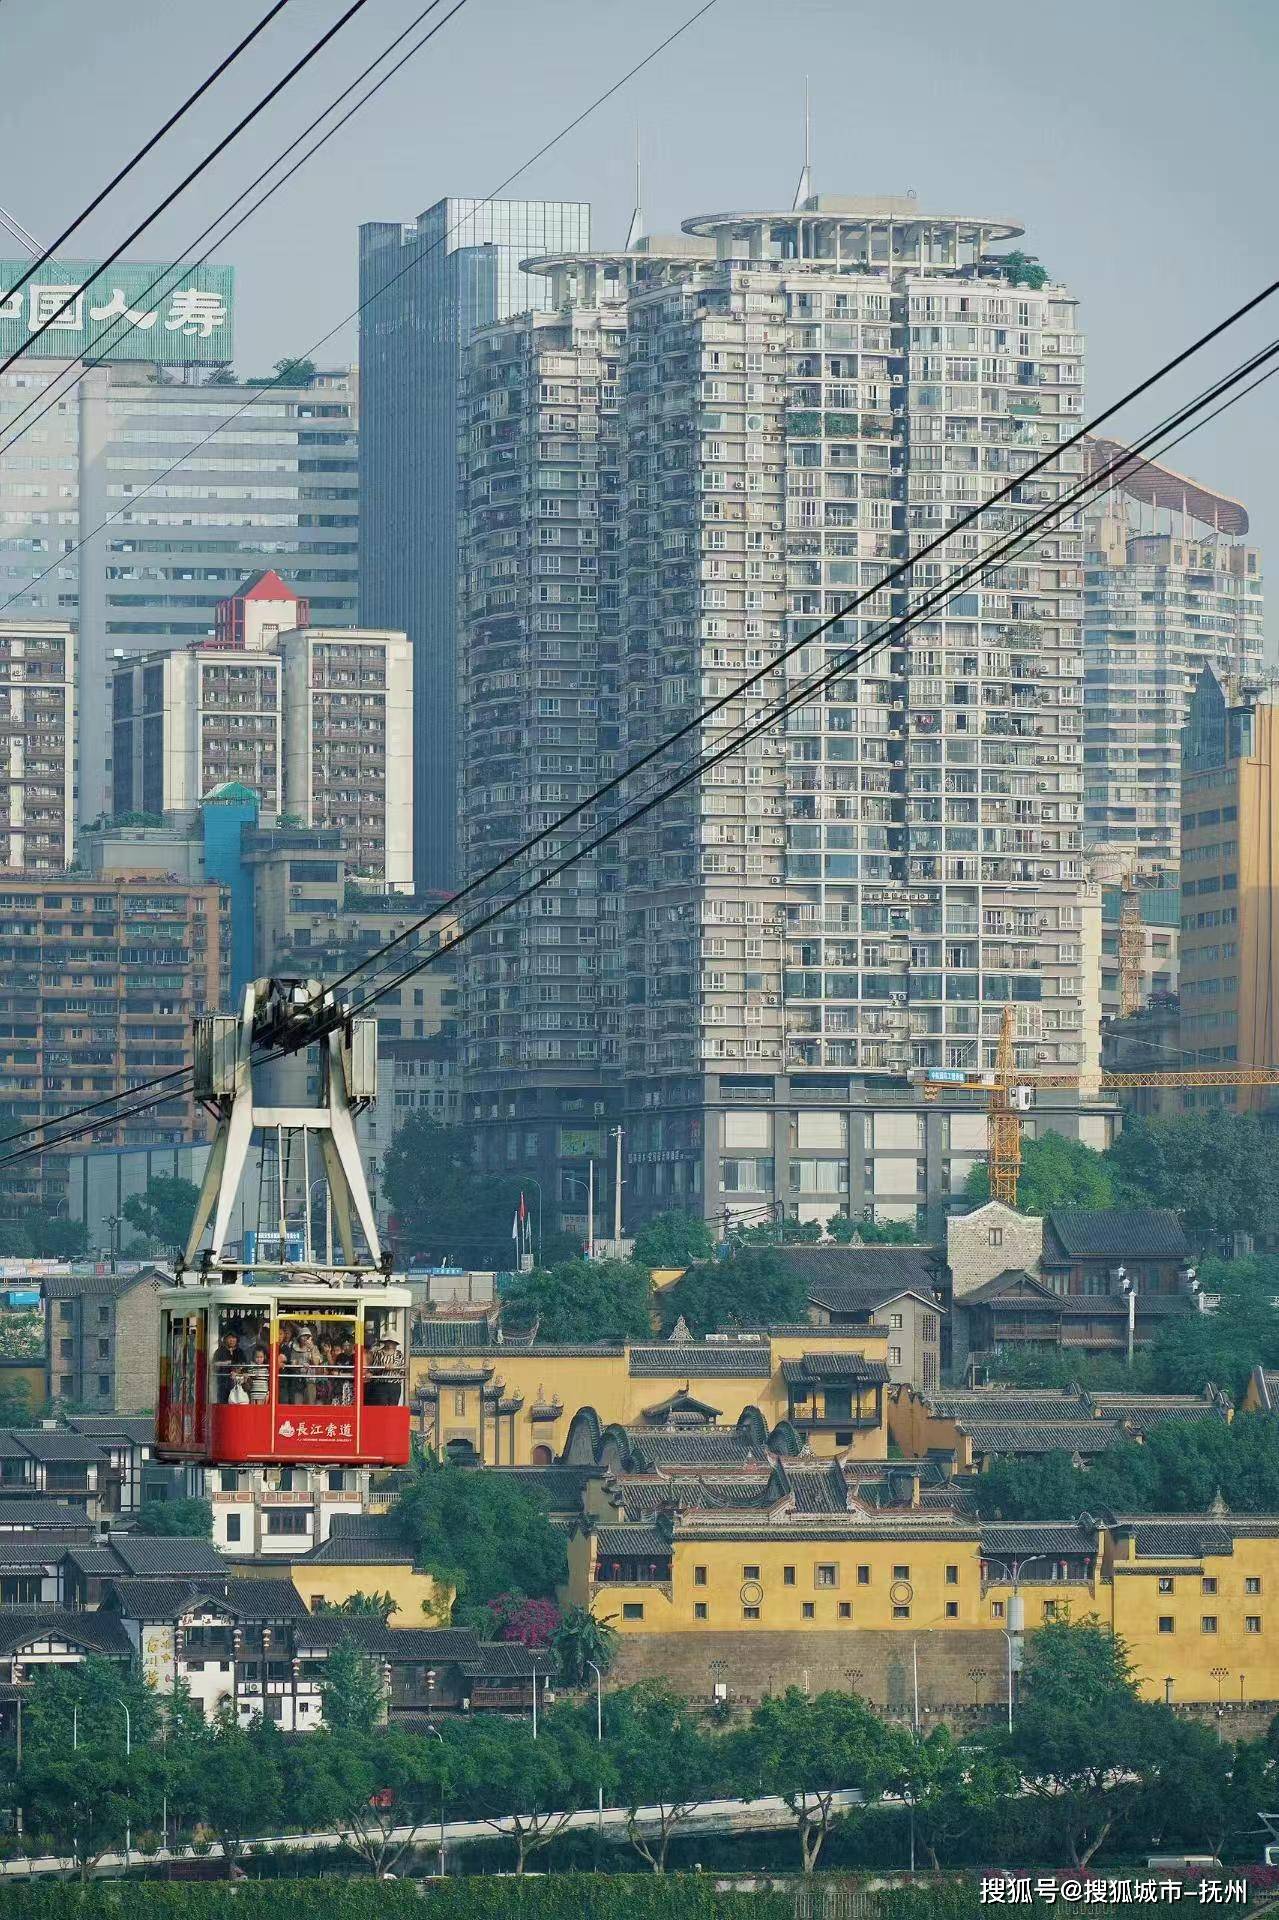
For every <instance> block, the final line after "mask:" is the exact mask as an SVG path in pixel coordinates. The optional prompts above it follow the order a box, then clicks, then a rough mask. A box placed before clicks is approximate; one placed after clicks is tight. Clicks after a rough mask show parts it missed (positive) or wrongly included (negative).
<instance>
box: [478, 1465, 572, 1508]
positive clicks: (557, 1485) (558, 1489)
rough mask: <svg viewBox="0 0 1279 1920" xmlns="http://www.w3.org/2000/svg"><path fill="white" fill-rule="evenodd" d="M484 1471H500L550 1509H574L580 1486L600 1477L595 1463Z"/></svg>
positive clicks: (488, 1474) (506, 1478)
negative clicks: (592, 1464)
mask: <svg viewBox="0 0 1279 1920" xmlns="http://www.w3.org/2000/svg"><path fill="white" fill-rule="evenodd" d="M484 1471H485V1473H486V1475H487V1476H488V1477H489V1478H490V1479H492V1478H493V1477H494V1476H495V1475H497V1474H500V1475H501V1476H502V1478H503V1479H504V1480H509V1481H510V1482H511V1484H512V1486H516V1487H518V1488H519V1489H520V1491H521V1492H522V1493H527V1494H528V1495H529V1496H530V1497H531V1498H532V1499H534V1500H540V1501H541V1502H542V1504H543V1506H545V1507H546V1508H547V1509H548V1510H549V1511H550V1512H552V1513H576V1512H577V1510H578V1509H579V1507H580V1506H581V1504H582V1490H583V1488H584V1487H586V1486H588V1485H589V1484H590V1482H591V1481H592V1480H598V1479H599V1477H600V1469H599V1468H598V1467H561V1466H552V1467H486V1468H485V1469H484Z"/></svg>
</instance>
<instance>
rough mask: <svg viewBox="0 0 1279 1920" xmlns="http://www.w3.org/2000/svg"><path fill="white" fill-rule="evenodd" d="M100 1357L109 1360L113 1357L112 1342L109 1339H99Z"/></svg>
mask: <svg viewBox="0 0 1279 1920" xmlns="http://www.w3.org/2000/svg"><path fill="white" fill-rule="evenodd" d="M98 1358H99V1360H109V1359H110V1358H111V1342H110V1341H109V1340H99V1342H98Z"/></svg>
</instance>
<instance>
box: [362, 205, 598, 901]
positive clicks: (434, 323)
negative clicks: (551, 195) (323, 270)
mask: <svg viewBox="0 0 1279 1920" xmlns="http://www.w3.org/2000/svg"><path fill="white" fill-rule="evenodd" d="M589 244H590V208H589V207H588V206H587V205H585V204H584V203H582V202H578V201H541V200H493V201H482V200H465V199H459V200H440V201H438V202H437V203H436V204H435V205H434V206H433V207H431V208H429V209H428V210H427V211H426V212H425V213H423V214H422V215H421V216H420V217H419V218H418V219H417V221H415V222H414V223H413V224H411V225H410V226H407V227H405V226H401V225H400V224H399V223H398V222H384V221H383V222H375V223H371V224H369V225H366V226H364V227H362V228H361V229H360V303H361V318H360V367H361V381H362V432H361V442H362V451H361V456H360V492H361V500H362V506H363V515H364V530H363V534H362V537H361V547H360V565H361V569H362V585H361V599H360V618H361V620H362V621H363V623H364V624H365V625H366V626H372V627H395V628H400V629H402V630H403V631H405V632H406V633H407V634H408V635H409V639H410V642H411V644H412V647H413V654H414V687H415V702H416V705H415V714H414V721H415V738H416V743H417V744H416V760H415V784H414V812H415V817H416V822H417V848H418V852H417V863H416V870H417V884H418V886H419V887H451V886H454V885H456V883H457V874H458V853H457V810H458V755H457V730H458V651H457V619H458V616H457V594H458V563H457V547H458V493H457V489H458V423H459V382H460V377H461V371H462V355H463V351H464V349H465V347H466V344H467V342H468V341H469V339H470V337H471V335H472V333H473V332H474V330H475V329H476V328H477V327H480V326H483V325H486V324H488V323H490V322H492V321H495V320H500V319H503V318H505V317H506V316H507V315H509V314H514V313H520V312H523V311H524V310H525V309H528V308H538V307H542V306H544V305H545V304H546V298H547V294H546V283H545V282H544V281H543V280H538V279H533V278H531V277H530V276H528V275H527V274H525V273H524V271H523V270H522V268H521V265H520V262H521V261H522V260H523V259H524V258H526V257H527V256H528V255H530V254H535V253H544V252H546V251H548V250H550V249H552V248H582V247H586V246H589Z"/></svg>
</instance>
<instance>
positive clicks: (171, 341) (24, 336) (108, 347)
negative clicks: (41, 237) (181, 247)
mask: <svg viewBox="0 0 1279 1920" xmlns="http://www.w3.org/2000/svg"><path fill="white" fill-rule="evenodd" d="M29 265H30V262H29V261H25V260H0V353H2V354H3V355H4V356H6V357H7V356H8V355H9V354H11V353H14V352H16V351H17V350H18V349H19V348H23V349H25V353H24V358H26V359H31V360H62V361H66V360H80V359H94V360H100V359H107V360H145V361H147V362H149V363H150V364H151V365H152V366H160V367H205V366H226V365H229V364H230V362H231V361H232V360H233V358H234V357H235V345H234V305H235V268H234V267H165V266H162V265H151V264H148V263H147V262H145V261H119V260H118V261H117V262H116V264H115V265H114V266H113V267H104V268H102V269H101V270H99V268H98V265H97V262H96V261H94V260H47V261H46V262H45V264H44V265H43V266H42V267H41V268H40V270H39V272H38V273H36V274H34V275H33V276H32V278H31V279H30V280H28V281H27V283H26V285H25V286H21V287H18V289H17V291H16V292H14V293H10V292H9V288H10V287H12V286H13V285H14V283H15V282H16V281H18V280H20V279H21V278H22V275H23V274H24V273H25V272H26V270H27V267H28V266H29ZM90 275H93V276H94V277H93V278H92V279H90ZM86 281H87V282H88V285H87V286H86V285H85V283H86ZM82 286H83V287H84V289H85V290H84V292H83V293H79V292H77V288H79V287H82ZM6 296H7V297H6ZM73 296H74V297H73ZM65 300H70V302H71V304H70V305H69V306H68V307H67V310H66V312H65V313H58V309H59V307H61V306H62V304H63V302H64V301H65ZM55 313H57V314H58V317H57V319H56V320H53V319H52V315H54V314H55ZM46 320H50V321H51V324H50V325H49V326H48V328H47V329H46V331H45V332H44V333H41V334H40V336H39V338H38V339H33V338H32V335H33V334H35V333H36V331H37V329H38V328H39V327H40V326H42V325H43V324H44V322H45V321H46Z"/></svg>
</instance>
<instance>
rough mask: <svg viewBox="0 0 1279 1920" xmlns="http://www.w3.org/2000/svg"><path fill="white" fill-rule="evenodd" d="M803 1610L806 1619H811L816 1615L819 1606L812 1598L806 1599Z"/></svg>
mask: <svg viewBox="0 0 1279 1920" xmlns="http://www.w3.org/2000/svg"><path fill="white" fill-rule="evenodd" d="M803 1612H804V1618H805V1620H811V1619H813V1618H814V1616H815V1615H816V1612H817V1608H816V1606H815V1605H814V1604H813V1602H812V1601H811V1600H805V1602H804V1608H803Z"/></svg>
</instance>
